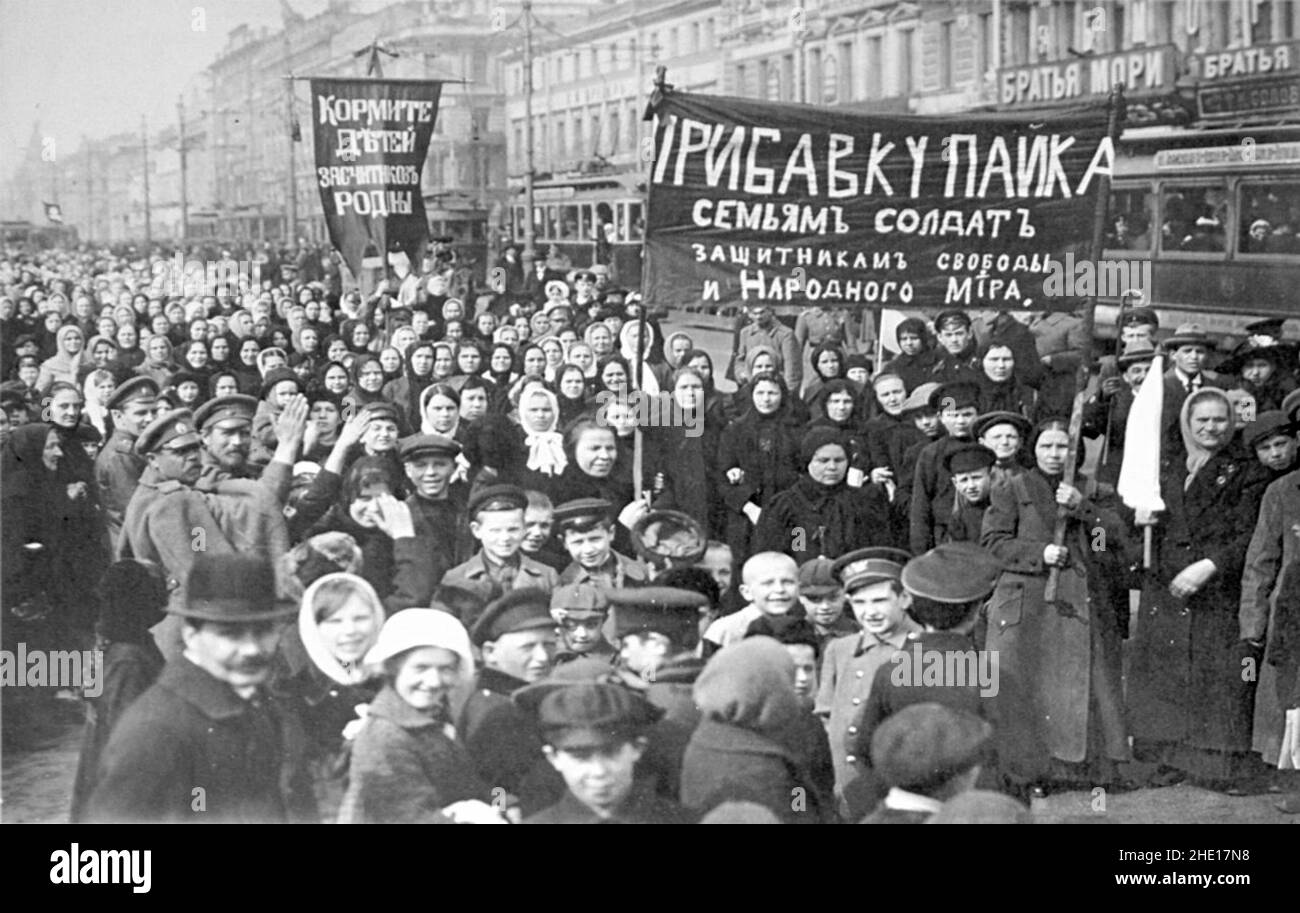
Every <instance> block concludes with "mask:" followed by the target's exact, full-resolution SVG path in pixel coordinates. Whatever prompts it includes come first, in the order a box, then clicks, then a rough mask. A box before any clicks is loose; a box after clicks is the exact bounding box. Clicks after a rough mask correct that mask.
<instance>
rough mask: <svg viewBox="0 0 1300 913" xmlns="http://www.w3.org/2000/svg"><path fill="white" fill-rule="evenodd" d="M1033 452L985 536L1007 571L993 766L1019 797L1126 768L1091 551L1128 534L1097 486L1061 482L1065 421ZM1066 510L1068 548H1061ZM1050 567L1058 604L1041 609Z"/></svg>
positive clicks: (1107, 619) (997, 641)
mask: <svg viewBox="0 0 1300 913" xmlns="http://www.w3.org/2000/svg"><path fill="white" fill-rule="evenodd" d="M1031 449H1032V451H1033V454H1034V460H1035V466H1034V468H1033V469H1030V470H1029V471H1027V472H1024V473H1022V474H1021V475H1018V476H1012V477H1011V478H1010V479H1009V480H1008V481H1007V482H1006V483H1005V484H1002V485H997V486H994V488H993V492H992V495H991V502H990V504H989V507H988V509H987V510H986V511H985V513H984V528H983V534H982V536H981V544H982V545H983V546H984V548H986V549H988V550H989V551H990V552H991V553H992V554H993V556H994V557H996V558H997V559H998V560H999V561H1001V562H1002V564H1003V567H1004V568H1005V570H1004V571H1003V572H1002V575H1001V577H1000V578H999V579H998V584H997V589H996V590H994V593H993V597H992V598H991V599H990V601H989V607H988V632H987V640H986V643H985V649H987V650H990V651H994V650H996V651H997V654H996V655H997V656H999V657H1000V667H1001V669H1002V670H1003V671H1002V676H1001V686H1000V689H999V691H998V693H997V694H996V695H995V696H994V697H993V704H992V714H991V715H992V718H993V722H994V725H995V727H996V731H997V746H998V763H999V766H1000V767H1001V769H1002V773H1003V775H1004V776H1005V777H1006V778H1007V780H1008V783H1007V785H1008V787H1009V788H1011V789H1012V790H1013V791H1015V792H1018V793H1020V794H1021V795H1022V796H1024V795H1027V794H1029V793H1039V794H1043V793H1046V792H1047V791H1049V790H1052V789H1062V788H1064V789H1069V788H1080V786H1079V784H1089V785H1100V786H1105V785H1107V784H1115V783H1117V782H1119V779H1120V778H1119V770H1118V768H1117V766H1116V765H1117V764H1118V763H1120V762H1122V761H1126V760H1128V758H1129V748H1128V739H1127V736H1128V733H1127V731H1126V728H1125V725H1124V699H1123V694H1122V691H1121V687H1120V673H1121V668H1120V646H1121V640H1120V634H1119V629H1118V627H1117V626H1116V618H1115V612H1114V610H1113V607H1112V606H1111V605H1110V604H1109V603H1107V602H1106V601H1105V600H1103V599H1100V598H1098V594H1099V593H1100V591H1101V590H1100V588H1101V585H1102V576H1103V575H1104V574H1105V573H1107V572H1108V571H1109V569H1108V568H1106V567H1104V566H1103V565H1102V564H1101V563H1100V559H1099V555H1098V552H1097V549H1096V541H1097V536H1098V535H1099V534H1098V532H1097V531H1098V530H1101V531H1102V533H1101V535H1103V536H1104V541H1105V543H1106V549H1107V550H1116V551H1118V552H1119V553H1121V554H1123V553H1124V551H1125V549H1126V539H1127V527H1126V525H1125V524H1124V522H1123V521H1122V519H1121V518H1120V515H1119V514H1118V513H1117V512H1116V510H1115V509H1114V508H1112V507H1111V506H1110V505H1109V504H1108V503H1107V501H1106V500H1105V498H1104V497H1103V496H1102V495H1100V494H1098V493H1096V492H1093V493H1091V494H1088V493H1087V491H1088V489H1090V488H1093V487H1095V486H1090V485H1088V484H1084V483H1081V487H1075V486H1074V485H1071V484H1067V483H1066V482H1065V480H1064V472H1065V463H1066V459H1067V457H1068V455H1069V449H1070V434H1069V428H1068V426H1067V424H1066V423H1065V422H1063V421H1061V420H1059V419H1049V420H1047V421H1044V422H1042V423H1041V424H1040V425H1039V426H1038V428H1037V429H1036V432H1035V434H1034V436H1033V438H1032V440H1031ZM1062 508H1064V510H1065V515H1066V518H1067V519H1066V527H1065V537H1064V540H1063V542H1064V544H1063V545H1056V544H1054V527H1055V526H1056V520H1057V516H1058V512H1059V511H1060V510H1061V509H1062ZM1247 537H1248V538H1249V534H1248V536H1247ZM1053 569H1057V573H1058V574H1059V576H1058V578H1057V590H1056V601H1055V602H1054V603H1053V602H1048V601H1047V599H1046V588H1047V582H1048V578H1049V576H1050V574H1051V572H1052V570H1053ZM1234 617H1235V608H1234ZM1144 620H1145V619H1144ZM1164 671H1165V670H1162V675H1163V674H1164ZM1246 739H1247V744H1248V745H1249V740H1250V735H1249V731H1248V732H1247V736H1246Z"/></svg>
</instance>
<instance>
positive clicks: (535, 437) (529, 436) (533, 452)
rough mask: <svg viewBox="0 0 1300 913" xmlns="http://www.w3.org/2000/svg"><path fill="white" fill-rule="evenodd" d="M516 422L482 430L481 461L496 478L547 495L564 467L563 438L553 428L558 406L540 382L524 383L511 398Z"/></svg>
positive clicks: (558, 417)
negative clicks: (516, 397) (514, 397)
mask: <svg viewBox="0 0 1300 913" xmlns="http://www.w3.org/2000/svg"><path fill="white" fill-rule="evenodd" d="M515 414H516V416H517V420H518V425H514V426H510V425H502V424H494V425H493V426H492V427H491V430H488V429H484V432H483V435H482V438H481V441H480V444H481V447H482V453H483V460H484V462H485V463H486V464H487V465H489V466H491V467H492V468H494V469H496V470H497V475H498V478H499V479H500V481H502V482H504V483H509V484H513V485H518V486H519V487H520V488H523V489H525V490H533V491H540V492H543V493H546V494H550V493H551V491H552V490H553V489H554V487H555V485H556V483H557V482H558V480H559V477H560V475H561V474H562V473H563V472H564V470H565V468H566V467H567V466H568V462H569V461H568V457H567V456H566V454H565V452H564V437H563V436H562V435H561V434H560V433H559V431H558V430H557V428H558V426H559V420H560V407H559V403H558V402H556V399H555V394H554V393H552V392H551V391H550V390H548V389H547V388H546V385H545V384H544V383H540V382H536V381H533V382H524V383H523V385H522V387H521V389H520V390H519V391H518V399H517V400H516V401H515Z"/></svg>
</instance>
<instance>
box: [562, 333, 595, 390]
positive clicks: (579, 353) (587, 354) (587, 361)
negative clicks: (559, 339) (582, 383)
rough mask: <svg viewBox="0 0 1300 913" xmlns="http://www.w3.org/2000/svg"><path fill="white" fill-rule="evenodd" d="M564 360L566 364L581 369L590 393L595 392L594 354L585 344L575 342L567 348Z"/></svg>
mask: <svg viewBox="0 0 1300 913" xmlns="http://www.w3.org/2000/svg"><path fill="white" fill-rule="evenodd" d="M564 360H565V362H566V363H567V364H571V365H577V366H578V367H579V368H581V369H582V373H583V376H584V377H585V378H586V380H587V385H588V387H589V392H590V393H595V392H596V386H597V380H596V353H595V352H594V351H593V350H592V348H591V346H589V345H587V344H586V343H585V342H575V343H574V344H573V345H571V346H570V347H569V352H568V354H567V355H565V357H564Z"/></svg>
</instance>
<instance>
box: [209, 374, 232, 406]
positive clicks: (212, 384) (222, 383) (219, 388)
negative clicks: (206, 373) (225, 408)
mask: <svg viewBox="0 0 1300 913" xmlns="http://www.w3.org/2000/svg"><path fill="white" fill-rule="evenodd" d="M238 392H239V375H238V374H236V373H235V372H234V371H225V370H223V371H215V372H213V374H212V376H210V377H209V378H208V391H207V393H208V395H207V399H217V398H218V397H222V396H234V395H235V394H237V393H238Z"/></svg>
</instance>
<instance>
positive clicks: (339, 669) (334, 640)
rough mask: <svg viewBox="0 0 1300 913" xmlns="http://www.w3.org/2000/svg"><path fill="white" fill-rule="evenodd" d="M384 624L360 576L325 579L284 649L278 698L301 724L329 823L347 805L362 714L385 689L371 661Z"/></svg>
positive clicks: (275, 689) (307, 598)
mask: <svg viewBox="0 0 1300 913" xmlns="http://www.w3.org/2000/svg"><path fill="white" fill-rule="evenodd" d="M383 624H384V604H383V603H382V602H381V601H380V599H379V595H378V594H377V593H376V592H375V589H374V587H372V586H371V585H370V584H368V583H367V582H366V581H365V580H364V579H363V578H361V577H358V576H356V575H355V574H345V573H331V574H325V575H324V576H322V577H319V578H317V579H316V580H314V581H313V582H312V583H311V584H310V585H309V586H308V587H307V590H306V592H304V593H303V596H302V602H301V608H300V610H299V612H298V625H297V629H296V630H291V631H289V632H286V634H285V636H284V637H283V638H282V639H281V642H280V649H279V652H278V654H277V657H276V659H277V662H276V671H275V674H274V677H273V679H272V683H271V691H272V693H274V694H275V695H277V696H278V697H282V698H284V699H285V700H287V701H288V702H289V704H290V706H292V707H293V708H294V709H295V710H296V711H297V713H298V717H299V719H301V720H302V723H303V728H304V729H305V730H306V733H307V739H308V745H309V748H308V755H307V757H308V763H309V764H310V765H311V769H312V782H313V784H314V786H315V789H316V803H317V807H318V808H319V809H320V813H321V817H322V819H323V820H326V821H331V820H333V819H334V818H335V816H336V815H337V813H338V809H339V806H340V805H341V804H342V801H343V792H344V789H345V788H346V780H347V769H348V760H349V755H350V751H349V748H350V739H351V737H352V736H354V735H355V731H354V730H358V729H359V728H360V725H361V723H360V720H361V719H363V718H364V716H362V717H360V718H359V717H358V713H359V712H360V713H362V714H364V712H365V711H364V709H360V710H359V708H364V706H365V705H368V704H369V703H370V702H371V701H373V700H374V699H375V695H376V694H378V693H379V688H380V685H381V681H380V679H379V677H378V676H376V675H375V670H374V669H372V668H369V667H367V666H366V665H365V663H364V659H365V656H366V653H367V652H368V651H369V650H370V649H371V648H372V647H373V646H374V645H375V643H376V642H377V641H378V640H379V631H380V629H381V628H382V627H383Z"/></svg>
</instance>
